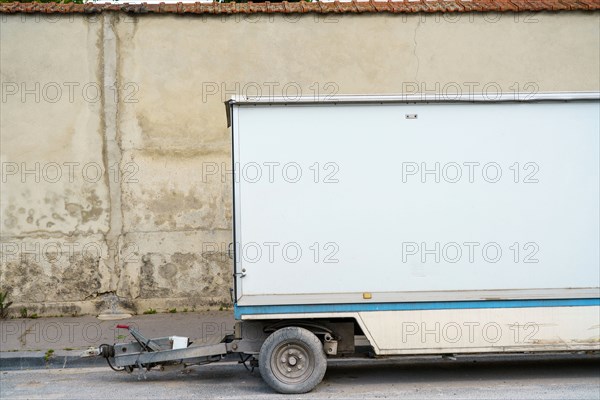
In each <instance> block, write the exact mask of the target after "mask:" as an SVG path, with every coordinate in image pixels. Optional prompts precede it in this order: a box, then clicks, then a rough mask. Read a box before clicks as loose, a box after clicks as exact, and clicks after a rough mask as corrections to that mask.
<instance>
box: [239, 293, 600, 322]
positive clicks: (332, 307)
mask: <svg viewBox="0 0 600 400" xmlns="http://www.w3.org/2000/svg"><path fill="white" fill-rule="evenodd" d="M581 306H600V298H596V299H537V300H481V301H435V302H414V303H355V304H293V305H271V306H238V305H237V304H235V305H234V314H235V318H236V319H240V318H241V317H242V316H243V315H257V314H301V313H332V312H340V313H342V312H362V311H408V310H457V309H473V308H529V307H581Z"/></svg>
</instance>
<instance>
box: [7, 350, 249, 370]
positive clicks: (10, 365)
mask: <svg viewBox="0 0 600 400" xmlns="http://www.w3.org/2000/svg"><path fill="white" fill-rule="evenodd" d="M83 351H84V350H69V351H66V350H62V351H56V352H54V353H53V354H52V355H51V356H49V357H47V356H46V352H43V351H5V352H0V371H15V370H27V369H66V368H93V367H96V368H98V367H101V368H107V369H108V368H109V366H108V364H107V362H106V360H105V359H104V358H102V357H81V353H83ZM238 360H239V356H238V355H236V354H228V355H226V356H225V357H223V361H229V362H236V361H238Z"/></svg>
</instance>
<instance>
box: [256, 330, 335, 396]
mask: <svg viewBox="0 0 600 400" xmlns="http://www.w3.org/2000/svg"><path fill="white" fill-rule="evenodd" d="M258 367H259V369H260V375H261V376H262V378H263V379H264V381H265V382H266V383H267V384H268V385H269V386H271V387H272V388H273V389H275V390H276V391H278V392H279V393H288V394H299V393H306V392H310V391H311V390H312V389H314V387H315V386H317V385H318V384H319V382H321V380H322V379H323V376H324V375H325V370H326V369H327V358H326V356H325V352H324V351H323V344H322V343H321V341H320V340H319V338H317V337H316V336H315V334H314V333H312V332H311V331H309V330H307V329H304V328H298V327H295V326H292V327H287V328H282V329H279V330H277V331H275V332H273V333H272V334H271V335H270V336H269V337H268V338H267V340H265V342H264V343H263V344H262V347H261V348H260V354H259V362H258Z"/></svg>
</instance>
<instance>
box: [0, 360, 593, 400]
mask: <svg viewBox="0 0 600 400" xmlns="http://www.w3.org/2000/svg"><path fill="white" fill-rule="evenodd" d="M0 379H1V381H0V397H1V398H2V399H106V398H115V399H177V398H179V399H187V398H197V399H199V398H210V399H244V400H247V399H252V400H254V399H272V398H282V397H286V396H282V395H278V394H276V393H273V392H272V391H271V390H270V388H269V387H268V386H266V385H265V384H264V383H263V382H262V380H261V378H260V374H259V373H258V371H255V372H254V373H252V374H251V373H249V372H247V371H246V370H245V369H244V368H243V367H242V366H240V365H237V364H235V363H233V362H222V363H217V364H211V365H208V366H200V367H194V368H191V369H189V370H187V371H186V372H181V371H170V372H158V371H156V372H154V371H152V372H149V373H147V375H146V377H145V378H144V377H143V376H142V375H140V374H138V373H137V372H134V373H133V374H126V373H117V372H113V371H111V370H109V369H108V367H107V368H86V369H63V370H60V369H51V370H28V371H5V372H1V373H0ZM286 398H288V399H291V398H306V399H363V398H371V399H380V398H390V399H561V400H562V399H578V400H579V399H594V400H598V399H600V358H599V357H597V356H594V357H590V356H569V357H565V356H560V357H556V356H539V355H537V356H527V357H523V356H520V357H518V358H514V357H512V358H511V357H509V358H507V357H495V358H489V357H488V358H485V359H484V358H481V357H464V358H459V359H458V360H456V361H452V360H442V359H439V358H436V359H414V358H413V359H394V360H390V359H388V360H339V361H332V362H330V364H329V366H328V370H327V374H326V376H325V379H324V381H323V382H322V383H321V384H320V385H319V386H318V387H317V388H316V389H315V390H314V391H313V392H311V393H309V394H307V395H302V396H287V397H286Z"/></svg>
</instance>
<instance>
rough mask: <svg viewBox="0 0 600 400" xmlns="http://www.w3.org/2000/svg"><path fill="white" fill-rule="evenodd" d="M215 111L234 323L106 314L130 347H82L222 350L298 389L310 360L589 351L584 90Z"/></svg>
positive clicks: (176, 356)
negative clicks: (229, 195) (133, 322)
mask: <svg viewBox="0 0 600 400" xmlns="http://www.w3.org/2000/svg"><path fill="white" fill-rule="evenodd" d="M226 108H227V116H228V123H229V125H230V127H231V133H232V166H231V167H225V168H223V171H220V172H221V174H222V176H221V177H217V178H221V179H223V180H226V179H227V178H228V176H229V178H233V179H231V181H232V187H233V220H234V221H233V226H234V229H233V238H232V243H231V245H230V249H231V255H232V258H233V277H234V282H233V283H234V285H233V286H234V288H233V289H232V300H233V303H234V313H235V317H236V319H237V320H238V322H237V323H236V326H235V330H234V332H233V333H232V334H228V335H225V336H224V337H223V338H216V339H217V340H214V341H210V342H208V343H190V342H189V340H188V338H182V337H176V336H173V337H167V338H156V339H146V338H145V337H144V336H143V335H141V333H139V332H137V331H136V330H135V329H132V328H130V327H128V326H126V325H121V326H118V327H121V328H127V329H129V331H130V333H131V335H132V336H133V337H134V339H135V342H131V343H126V344H115V345H113V346H110V345H102V346H100V347H99V348H98V349H90V350H89V351H88V353H87V354H88V355H102V356H104V357H105V358H107V360H108V362H109V365H111V368H113V369H117V368H122V369H124V370H126V371H129V372H132V371H133V370H134V369H136V368H138V369H139V370H140V371H142V370H148V369H151V368H154V367H160V368H163V367H166V366H170V365H183V366H187V365H197V364H204V363H210V362H215V361H218V360H220V359H221V358H222V357H223V356H224V355H226V354H230V353H239V354H240V356H241V362H243V363H244V365H246V364H247V363H249V364H250V366H252V367H255V366H258V367H259V368H260V372H261V375H262V376H263V378H264V379H265V381H266V382H267V383H268V384H269V385H270V386H271V387H272V388H274V389H275V390H276V391H278V392H281V393H305V392H307V391H310V390H312V389H313V388H314V387H315V386H316V385H317V384H318V383H319V382H320V381H321V379H322V378H323V376H324V374H325V369H326V364H327V357H340V356H347V355H351V356H356V355H360V354H366V355H369V356H372V357H384V356H400V355H420V354H422V355H432V354H437V355H449V354H470V353H523V352H557V351H558V352H580V351H586V352H598V351H599V350H600V249H599V247H600V246H599V243H600V229H599V227H600V209H599V208H600V195H599V193H600V187H599V185H600V158H599V153H600V151H599V150H600V140H599V137H600V93H554V94H552V93H550V94H536V95H531V94H529V95H522V94H518V93H515V94H511V95H500V96H493V97H491V98H490V97H488V96H467V97H458V98H454V99H452V100H448V99H445V98H444V97H443V96H421V95H418V96H339V97H335V98H295V99H289V98H287V99H286V98H255V99H252V98H233V99H231V100H230V101H228V102H227V103H226ZM231 171H233V176H232V177H231V176H230V174H231ZM206 172H207V171H202V173H203V174H204V173H206ZM214 173H215V170H214V169H211V171H210V174H211V175H214ZM210 178H213V179H214V178H215V177H214V176H211V177H209V176H203V177H202V179H203V180H204V179H210ZM111 360H112V361H111Z"/></svg>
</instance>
